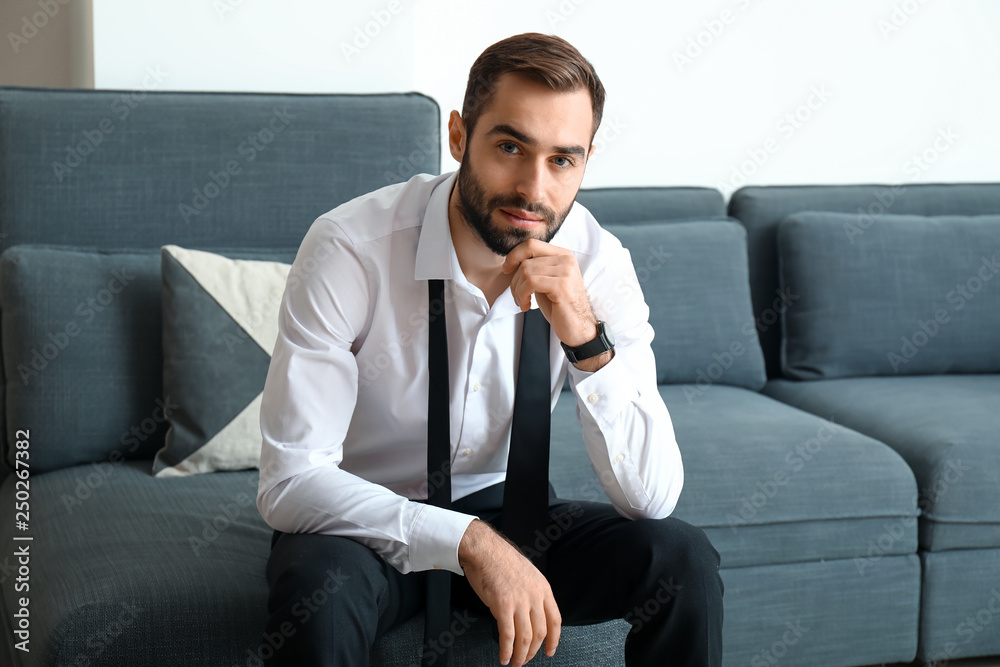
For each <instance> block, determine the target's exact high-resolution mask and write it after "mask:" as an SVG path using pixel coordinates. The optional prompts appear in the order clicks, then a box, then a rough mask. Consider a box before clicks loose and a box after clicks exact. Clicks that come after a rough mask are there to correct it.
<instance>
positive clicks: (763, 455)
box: [550, 385, 917, 573]
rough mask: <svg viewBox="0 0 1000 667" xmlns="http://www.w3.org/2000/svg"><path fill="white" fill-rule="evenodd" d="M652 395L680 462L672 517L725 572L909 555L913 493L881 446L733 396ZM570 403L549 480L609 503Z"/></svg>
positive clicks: (669, 389)
mask: <svg viewBox="0 0 1000 667" xmlns="http://www.w3.org/2000/svg"><path fill="white" fill-rule="evenodd" d="M660 393H661V395H662V396H663V399H664V402H665V403H666V405H667V409H668V410H669V411H670V415H671V419H672V421H673V426H674V432H675V435H676V437H677V442H678V445H679V446H680V450H681V456H682V457H683V460H684V480H685V481H684V489H683V491H682V492H681V496H680V500H679V502H678V504H677V507H676V509H675V510H674V513H673V516H676V517H677V518H679V519H682V520H684V521H687V522H689V523H692V524H694V525H696V526H699V527H701V528H703V529H704V530H705V532H706V534H707V535H708V537H709V539H710V540H711V541H712V544H713V545H714V546H715V548H716V549H718V551H719V553H720V554H721V556H722V566H723V567H743V566H750V565H764V564H773V563H791V562H802V561H810V560H820V559H837V558H854V559H858V560H857V563H856V564H857V566H858V569H859V570H860V571H862V573H863V571H864V570H865V569H866V568H867V567H868V566H869V565H871V564H873V563H875V562H877V559H878V558H880V557H882V556H885V555H901V554H912V553H916V545H917V536H916V518H915V517H916V514H917V507H916V483H915V481H914V478H913V474H912V473H911V472H910V469H909V468H908V467H907V465H906V463H905V462H904V461H903V459H902V458H901V457H900V456H899V455H898V454H897V453H896V452H894V451H893V450H892V449H890V448H889V447H887V446H886V445H884V444H882V443H881V442H878V441H877V440H874V439H873V438H871V437H869V436H867V435H862V434H860V433H857V432H855V431H853V430H851V429H849V428H845V427H844V426H842V425H838V424H835V423H831V422H829V421H827V420H825V419H821V418H820V417H817V416H815V415H812V414H809V413H807V412H803V411H801V410H798V409H795V408H792V407H790V406H788V405H786V404H784V403H780V402H778V401H775V400H773V399H771V398H769V397H767V396H763V395H761V394H758V393H756V392H752V391H748V390H745V389H740V388H737V387H727V386H723V385H716V386H712V387H710V388H708V390H707V391H705V392H704V393H703V394H701V395H699V396H698V397H697V398H693V399H691V400H689V399H690V398H691V396H690V394H688V393H687V392H686V391H685V387H683V386H676V385H661V386H660ZM568 398H569V399H572V395H571V394H570V395H567V394H563V395H562V397H561V398H560V401H559V403H558V404H557V405H556V409H555V412H554V414H553V423H552V433H553V438H552V456H551V462H550V479H551V480H552V483H553V485H554V486H555V488H556V491H557V493H558V494H559V495H560V496H561V497H564V498H575V499H581V500H598V501H603V502H608V500H607V497H606V496H605V494H604V492H603V490H602V489H601V486H600V483H599V481H598V479H597V477H596V475H595V474H594V473H593V471H592V469H590V467H589V466H588V459H587V458H586V453H585V452H584V447H583V441H582V432H581V430H580V427H579V424H578V422H577V418H576V415H575V414H574V412H575V409H576V408H575V404H574V402H573V400H566V399H568ZM885 535H889V536H890V539H887V538H885V537H884V536H885ZM880 539H881V545H880ZM873 544H874V545H876V546H875V548H874V549H873V547H872V545H873ZM879 545H880V546H879Z"/></svg>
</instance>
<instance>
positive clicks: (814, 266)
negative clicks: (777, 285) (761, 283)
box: [778, 212, 1000, 380]
mask: <svg viewBox="0 0 1000 667" xmlns="http://www.w3.org/2000/svg"><path fill="white" fill-rule="evenodd" d="M778 257H779V260H780V264H781V288H782V291H786V292H789V293H791V294H794V295H795V297H796V300H795V304H794V306H793V307H791V308H788V309H787V310H785V312H784V313H783V314H782V325H783V327H784V340H783V341H782V348H781V360H782V370H783V372H784V375H785V377H788V378H790V379H795V380H818V379H824V378H838V377H851V376H871V375H929V374H936V373H997V372H1000V345H998V344H997V333H996V332H997V331H1000V215H992V216H989V215H983V216H972V217H963V216H943V217H921V216H902V215H885V216H882V217H881V218H879V220H878V222H877V223H876V224H873V225H871V226H870V227H868V228H867V229H861V228H859V227H858V226H857V219H856V216H854V215H850V214H846V213H816V212H805V213H795V214H793V215H791V216H789V217H787V218H785V220H784V221H783V222H781V224H780V225H779V226H778Z"/></svg>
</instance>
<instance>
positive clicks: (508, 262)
mask: <svg viewBox="0 0 1000 667" xmlns="http://www.w3.org/2000/svg"><path fill="white" fill-rule="evenodd" d="M567 253H569V250H566V249H565V248H560V247H559V246H554V245H552V244H551V243H546V242H545V241H540V240H539V239H528V240H527V241H522V242H521V243H519V244H517V245H516V246H514V249H513V250H511V251H510V252H509V253H507V257H506V258H504V261H503V267H501V268H502V270H503V272H504V273H510V272H511V271H514V270H515V269H517V267H518V266H520V264H521V262H523V261H524V260H526V259H530V258H531V257H542V256H546V255H565V254H567Z"/></svg>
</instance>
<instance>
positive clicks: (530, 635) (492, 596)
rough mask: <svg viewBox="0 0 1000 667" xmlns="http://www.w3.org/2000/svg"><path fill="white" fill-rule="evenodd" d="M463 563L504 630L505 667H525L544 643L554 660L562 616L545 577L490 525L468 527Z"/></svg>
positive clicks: (461, 553)
mask: <svg viewBox="0 0 1000 667" xmlns="http://www.w3.org/2000/svg"><path fill="white" fill-rule="evenodd" d="M458 562H459V565H461V566H462V569H463V570H465V576H466V578H467V579H468V580H469V584H470V585H471V586H472V590H474V591H475V592H476V595H478V596H479V599H481V600H482V601H483V603H484V604H486V606H487V607H489V609H490V612H491V613H492V614H493V617H494V618H496V619H497V627H498V628H499V630H500V663H501V664H503V665H506V664H507V663H508V662H510V664H511V665H512V666H513V667H521V665H523V664H524V663H526V662H527V661H529V660H531V659H532V658H533V657H535V653H537V652H538V648H539V647H540V646H541V645H542V640H543V639H544V640H546V642H545V648H546V650H545V653H546V654H547V655H548V656H550V657H551V656H553V655H554V654H555V652H556V646H558V645H559V635H560V633H561V632H562V616H561V615H560V614H559V607H558V606H557V605H556V600H555V598H554V597H553V596H552V588H551V587H550V586H549V582H548V581H546V579H545V577H544V576H542V573H541V572H539V571H538V569H537V568H536V567H535V566H534V565H532V564H531V561H529V560H528V559H527V558H525V557H524V556H523V555H522V554H521V552H520V551H518V550H517V549H516V548H515V547H514V546H513V545H512V544H511V543H510V542H508V541H507V540H506V539H504V537H503V536H502V535H500V534H499V533H497V532H496V531H495V530H493V528H492V527H491V526H490V525H489V524H488V523H486V522H484V521H480V520H479V519H476V520H475V521H473V522H472V523H470V524H469V527H468V528H467V529H466V531H465V535H464V536H463V537H462V542H461V543H460V544H459V546H458Z"/></svg>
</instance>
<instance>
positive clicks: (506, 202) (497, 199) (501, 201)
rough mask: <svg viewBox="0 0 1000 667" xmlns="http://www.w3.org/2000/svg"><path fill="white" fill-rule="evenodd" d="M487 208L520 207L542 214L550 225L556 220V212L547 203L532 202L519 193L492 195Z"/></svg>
mask: <svg viewBox="0 0 1000 667" xmlns="http://www.w3.org/2000/svg"><path fill="white" fill-rule="evenodd" d="M486 208H487V209H488V210H493V209H498V208H519V209H521V210H522V211H527V212H529V213H534V214H535V215H540V216H542V217H543V218H544V219H545V222H546V223H547V224H549V225H551V224H552V223H553V222H555V219H556V212H555V211H553V210H552V209H551V208H549V207H548V206H546V205H545V204H539V203H538V202H530V201H528V200H527V199H525V198H524V197H521V196H518V195H496V196H494V197H491V198H490V199H489V201H487V202H486Z"/></svg>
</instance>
